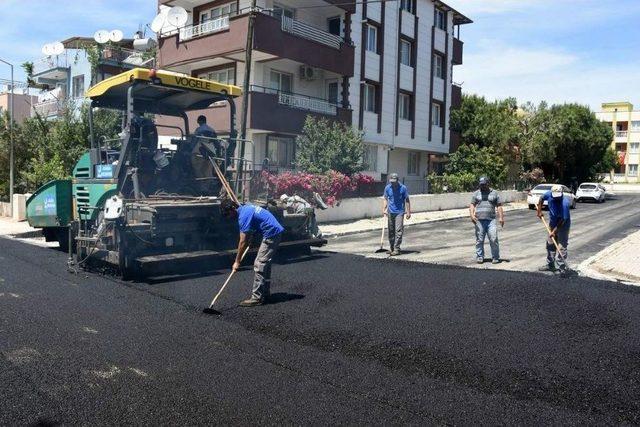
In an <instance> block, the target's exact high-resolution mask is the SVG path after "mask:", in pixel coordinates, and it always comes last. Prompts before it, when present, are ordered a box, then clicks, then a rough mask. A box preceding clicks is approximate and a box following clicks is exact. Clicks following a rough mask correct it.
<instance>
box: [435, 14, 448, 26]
mask: <svg viewBox="0 0 640 427" xmlns="http://www.w3.org/2000/svg"><path fill="white" fill-rule="evenodd" d="M435 26H436V28H440V29H441V30H443V31H447V14H446V13H444V11H443V10H440V9H436V16H435Z"/></svg>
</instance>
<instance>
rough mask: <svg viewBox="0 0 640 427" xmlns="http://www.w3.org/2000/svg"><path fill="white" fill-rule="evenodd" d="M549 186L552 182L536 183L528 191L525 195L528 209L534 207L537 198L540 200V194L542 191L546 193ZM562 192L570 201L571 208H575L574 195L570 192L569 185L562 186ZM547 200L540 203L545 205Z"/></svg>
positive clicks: (549, 188)
mask: <svg viewBox="0 0 640 427" xmlns="http://www.w3.org/2000/svg"><path fill="white" fill-rule="evenodd" d="M551 186H553V184H539V185H536V186H535V187H533V189H532V190H530V191H529V194H528V195H527V203H528V204H529V209H535V208H536V205H537V204H538V200H540V196H542V195H543V194H544V193H546V192H547V191H550V190H551ZM562 194H564V196H565V197H567V198H568V199H569V200H570V201H571V205H570V206H571V209H575V208H576V196H575V195H574V194H573V192H571V190H569V187H567V186H564V185H563V186H562ZM547 204H548V203H547V201H546V200H545V201H544V202H543V203H542V207H545V206H547Z"/></svg>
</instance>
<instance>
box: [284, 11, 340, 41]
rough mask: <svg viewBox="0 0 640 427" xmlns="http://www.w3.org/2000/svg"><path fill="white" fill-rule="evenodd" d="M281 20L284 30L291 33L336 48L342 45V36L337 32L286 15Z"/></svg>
mask: <svg viewBox="0 0 640 427" xmlns="http://www.w3.org/2000/svg"><path fill="white" fill-rule="evenodd" d="M281 20H282V31H284V32H287V33H291V34H294V35H296V36H298V37H302V38H305V39H307V40H311V41H314V42H317V43H322V44H324V45H326V46H329V47H332V48H334V49H340V45H341V44H342V37H340V36H336V35H335V34H331V33H328V32H326V31H323V30H321V29H319V28H316V27H314V26H313V25H309V24H306V23H304V22H301V21H296V20H295V19H293V18H289V17H286V16H282V17H281Z"/></svg>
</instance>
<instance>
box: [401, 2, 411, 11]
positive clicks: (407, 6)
mask: <svg viewBox="0 0 640 427" xmlns="http://www.w3.org/2000/svg"><path fill="white" fill-rule="evenodd" d="M400 10H406V11H407V12H409V13H413V0H400Z"/></svg>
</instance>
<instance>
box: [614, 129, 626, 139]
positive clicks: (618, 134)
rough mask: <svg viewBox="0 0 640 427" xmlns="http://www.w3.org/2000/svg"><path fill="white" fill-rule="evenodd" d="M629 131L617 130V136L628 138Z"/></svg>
mask: <svg viewBox="0 0 640 427" xmlns="http://www.w3.org/2000/svg"><path fill="white" fill-rule="evenodd" d="M628 134H629V133H628V132H627V131H626V130H618V131H616V138H626V137H627V135H628Z"/></svg>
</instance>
